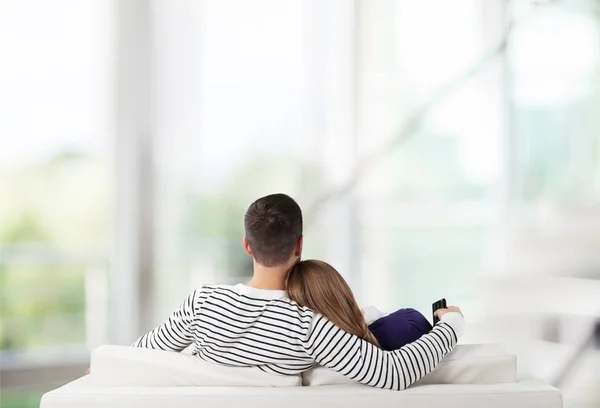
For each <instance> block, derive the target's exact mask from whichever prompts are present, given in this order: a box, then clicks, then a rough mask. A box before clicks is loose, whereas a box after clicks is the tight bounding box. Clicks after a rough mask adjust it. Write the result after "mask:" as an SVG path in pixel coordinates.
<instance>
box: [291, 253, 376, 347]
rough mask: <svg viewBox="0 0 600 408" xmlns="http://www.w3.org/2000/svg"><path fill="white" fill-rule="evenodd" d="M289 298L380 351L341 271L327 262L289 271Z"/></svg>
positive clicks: (305, 263)
mask: <svg viewBox="0 0 600 408" xmlns="http://www.w3.org/2000/svg"><path fill="white" fill-rule="evenodd" d="M286 288H287V289H286V291H287V295H288V297H289V298H290V299H292V300H293V301H295V302H296V303H298V304H299V305H300V306H305V307H308V308H309V309H312V310H313V311H315V312H317V313H319V314H321V315H323V316H325V317H326V318H327V319H329V320H330V321H331V322H332V323H333V324H335V325H336V326H337V327H339V328H340V329H342V330H344V331H346V332H348V333H351V334H354V335H356V336H358V337H360V338H361V339H364V340H366V341H368V342H370V343H372V344H374V345H376V346H377V347H379V343H378V342H377V339H376V338H375V336H373V334H372V333H371V332H370V331H369V328H368V327H367V323H366V322H365V318H364V316H363V314H362V312H361V310H360V308H359V307H358V304H357V303H356V300H355V299H354V294H353V293H352V290H351V289H350V287H349V286H348V284H347V283H346V281H345V280H344V278H343V277H342V275H340V274H339V272H338V271H336V270H335V268H333V267H332V266H331V265H329V264H328V263H326V262H323V261H316V260H306V261H299V262H297V263H296V264H295V265H294V266H293V267H292V268H291V269H290V271H289V274H288V277H287V285H286Z"/></svg>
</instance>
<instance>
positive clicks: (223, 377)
mask: <svg viewBox="0 0 600 408" xmlns="http://www.w3.org/2000/svg"><path fill="white" fill-rule="evenodd" d="M90 369H91V375H90V380H91V382H92V384H93V385H94V386H100V387H113V386H120V387H122V386H148V387H149V386H153V387H194V386H221V387H223V386H229V387H256V386H261V387H294V386H300V385H302V378H301V377H300V376H299V375H298V376H280V375H274V374H268V373H265V372H263V371H261V370H260V369H259V368H255V367H227V366H222V365H217V364H212V363H209V362H206V361H204V360H201V359H200V358H198V357H195V356H191V355H188V354H182V353H174V352H168V351H160V350H151V349H143V348H135V347H125V346H101V347H98V348H97V349H95V350H94V351H93V352H92V358H91V364H90Z"/></svg>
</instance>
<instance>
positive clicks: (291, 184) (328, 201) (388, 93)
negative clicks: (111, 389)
mask: <svg viewBox="0 0 600 408" xmlns="http://www.w3.org/2000/svg"><path fill="white" fill-rule="evenodd" d="M272 192H285V193H288V194H290V195H292V196H293V197H295V198H296V199H297V200H298V202H299V203H300V205H301V206H302V208H303V210H304V215H305V223H306V227H305V242H306V248H305V257H307V258H320V259H324V260H327V261H329V262H330V263H332V264H333V265H334V266H335V267H336V268H338V269H339V270H340V271H341V272H342V273H343V274H344V276H345V277H346V278H347V279H348V280H349V282H350V283H351V285H352V287H353V289H354V290H355V292H356V294H357V296H358V298H359V300H360V302H361V303H362V304H363V305H367V304H375V305H377V306H378V307H380V308H381V309H384V310H385V309H387V310H390V309H392V308H398V307H406V306H411V307H415V308H417V309H419V310H421V311H422V312H423V313H424V314H425V315H426V316H429V315H430V308H431V303H432V302H433V301H435V300H437V299H439V298H441V297H445V298H447V299H448V301H449V303H451V304H458V305H460V306H461V307H462V308H463V310H464V312H465V315H466V316H467V320H468V334H467V336H466V337H465V339H464V342H475V341H494V342H502V343H504V344H506V346H507V347H508V348H510V349H512V350H515V351H516V352H517V353H518V355H519V371H520V372H522V373H529V374H531V375H533V376H535V377H538V378H541V379H543V380H545V381H547V382H550V383H552V384H554V385H556V386H558V387H559V388H561V390H562V391H563V394H564V397H565V407H567V408H592V407H600V389H599V387H598V384H600V329H599V327H598V325H599V323H598V322H599V321H600V2H599V1H597V0H563V1H531V0H512V1H504V0H454V1H444V0H421V1H418V2H415V1H410V0H304V1H302V0H285V1H282V0H253V1H246V0H170V1H167V0H128V1H116V0H112V1H111V0H85V1H81V0H53V1H46V0H0V308H1V310H0V318H1V325H0V360H1V363H0V374H1V393H2V394H1V395H2V397H1V398H2V399H1V403H2V407H3V408H4V407H7V408H8V407H10V408H15V407H23V408H24V407H36V406H38V404H39V397H40V395H41V394H42V393H43V392H45V391H47V390H49V389H51V388H53V387H56V386H57V385H60V384H62V383H64V382H66V381H69V380H71V379H73V378H75V377H77V376H79V375H81V374H82V373H83V370H85V369H86V368H87V366H88V361H89V350H90V349H91V348H93V347H96V346H98V345H100V344H105V343H112V344H129V343H131V342H133V341H134V340H135V339H136V338H137V337H138V336H139V335H140V334H142V333H143V332H144V331H146V330H148V329H150V328H152V327H153V326H154V325H156V324H158V323H159V322H161V321H162V320H163V319H164V318H165V317H166V316H167V315H168V314H169V313H170V312H171V311H172V310H173V309H174V308H175V307H176V306H177V305H178V304H179V303H180V302H181V299H183V298H184V297H185V296H186V295H187V293H188V292H189V290H190V289H192V288H194V287H198V286H200V285H202V284H206V283H217V282H218V283H237V282H239V281H245V280H247V279H248V277H249V276H250V274H251V262H250V260H249V259H248V258H247V257H246V256H245V253H244V252H243V250H242V249H241V238H242V236H243V222H242V219H243V214H244V212H245V210H246V208H247V206H248V205H249V204H250V203H251V202H252V201H253V200H254V199H256V198H258V197H260V196H262V195H266V194H269V193H272Z"/></svg>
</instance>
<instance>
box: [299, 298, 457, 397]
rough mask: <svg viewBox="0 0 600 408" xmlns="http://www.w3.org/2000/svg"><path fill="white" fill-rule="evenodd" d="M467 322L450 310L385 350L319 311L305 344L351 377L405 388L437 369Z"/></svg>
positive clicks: (315, 355)
mask: <svg viewBox="0 0 600 408" xmlns="http://www.w3.org/2000/svg"><path fill="white" fill-rule="evenodd" d="M456 310H458V309H456ZM463 325H464V318H463V317H462V315H461V314H460V313H458V312H448V313H446V314H444V315H443V316H442V317H441V321H440V322H439V323H438V324H436V325H435V326H434V328H433V330H432V331H431V332H429V333H428V334H425V335H424V336H422V337H421V338H420V339H419V340H417V341H415V342H413V343H410V344H407V345H405V346H404V347H402V348H400V349H398V350H394V351H384V350H381V349H380V348H378V347H376V346H374V345H373V344H371V343H369V342H367V341H365V340H363V339H361V338H359V337H358V336H355V335H352V334H349V333H346V332H345V331H343V330H341V329H340V328H338V327H337V326H335V325H334V324H333V323H331V322H330V321H329V320H327V319H326V318H324V317H323V316H321V315H317V316H316V317H315V319H314V320H313V324H312V327H311V331H310V332H309V335H308V338H307V340H306V342H305V347H306V350H307V353H308V354H309V355H310V356H311V357H312V358H313V359H314V360H315V361H316V362H317V363H319V364H321V365H323V366H325V367H328V368H331V369H333V370H335V371H337V372H339V373H341V374H343V375H344V376H346V377H348V378H351V379H353V380H356V381H358V382H360V383H363V384H367V385H370V386H372V387H377V388H385V389H391V390H404V389H406V388H407V387H408V386H409V385H411V384H413V383H414V382H416V381H418V380H420V379H421V378H423V377H424V376H425V375H426V374H428V373H430V372H431V371H433V369H434V368H435V367H437V365H438V364H439V363H440V361H441V360H442V358H443V357H444V356H445V355H446V354H448V353H449V352H450V351H452V349H453V348H454V346H455V345H456V342H457V340H458V336H460V335H461V334H462V330H463Z"/></svg>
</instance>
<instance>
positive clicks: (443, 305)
mask: <svg viewBox="0 0 600 408" xmlns="http://www.w3.org/2000/svg"><path fill="white" fill-rule="evenodd" d="M446 307H447V305H446V299H440V300H438V301H437V302H435V303H434V304H433V305H431V309H433V313H435V311H436V310H438V309H445V308H446ZM439 321H440V319H439V317H437V316H436V315H433V324H436V323H437V322H439Z"/></svg>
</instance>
